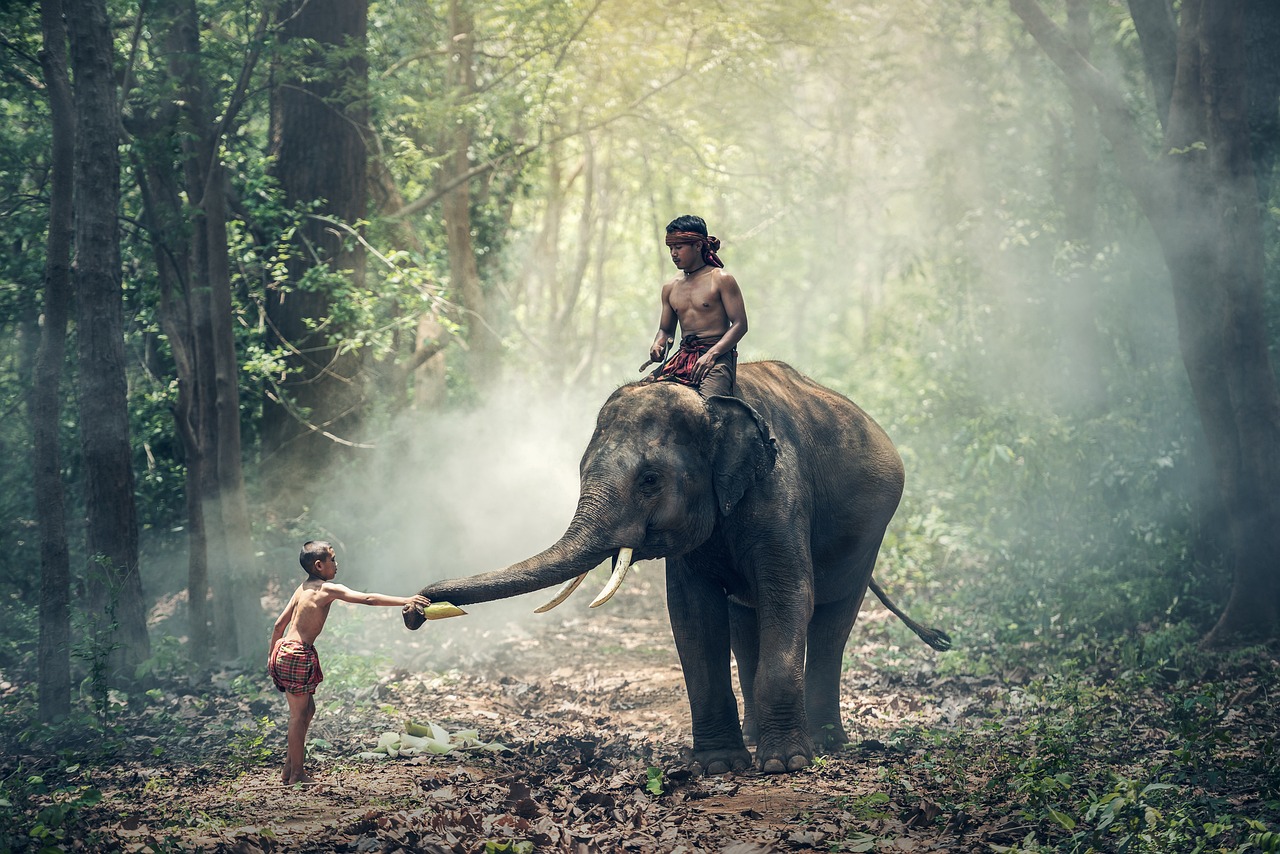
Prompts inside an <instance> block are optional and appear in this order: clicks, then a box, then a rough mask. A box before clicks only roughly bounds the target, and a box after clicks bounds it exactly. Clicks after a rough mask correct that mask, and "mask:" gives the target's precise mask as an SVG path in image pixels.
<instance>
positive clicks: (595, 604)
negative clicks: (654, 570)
mask: <svg viewBox="0 0 1280 854" xmlns="http://www.w3.org/2000/svg"><path fill="white" fill-rule="evenodd" d="M631 552H632V550H631V549H629V548H622V549H618V561H617V563H615V564H614V565H613V575H611V576H609V583H608V584H606V585H605V586H604V589H603V590H601V591H600V595H599V596H597V597H596V598H595V599H593V600H592V601H591V607H592V608H599V607H600V606H601V605H603V604H604V603H605V602H608V601H609V600H610V599H612V598H613V594H615V593H617V592H618V590H620V589H621V588H622V580H623V579H624V578H626V577H627V570H628V569H630V568H631Z"/></svg>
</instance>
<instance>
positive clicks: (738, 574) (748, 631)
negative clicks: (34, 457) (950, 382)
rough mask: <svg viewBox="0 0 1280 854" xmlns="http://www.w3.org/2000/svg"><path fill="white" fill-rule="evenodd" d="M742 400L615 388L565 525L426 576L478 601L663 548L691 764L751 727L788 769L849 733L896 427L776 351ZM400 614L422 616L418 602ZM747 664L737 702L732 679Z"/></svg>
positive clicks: (941, 642)
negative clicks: (853, 640)
mask: <svg viewBox="0 0 1280 854" xmlns="http://www.w3.org/2000/svg"><path fill="white" fill-rule="evenodd" d="M738 385H739V394H740V395H741V398H742V399H741V400H739V399H737V398H730V397H712V398H710V399H708V400H707V401H706V404H705V405H704V403H703V401H702V399H701V398H700V397H699V396H698V395H697V393H696V392H694V391H692V390H691V389H688V388H685V387H683V386H680V385H677V384H674V383H654V384H640V383H636V384H632V385H627V386H623V387H622V388H619V389H618V390H617V391H615V392H614V393H613V395H612V396H610V398H609V400H608V401H607V402H606V403H605V405H604V406H603V407H602V408H601V410H600V416H599V419H598V421H597V424H596V430H595V434H594V435H593V436H592V438H591V442H590V443H589V445H588V446H587V450H586V452H585V453H584V454H583V457H582V464H581V484H582V489H581V494H580V496H579V499H578V507H577V510H576V512H575V513H574V517H573V520H572V522H570V524H569V528H568V530H567V531H566V532H565V534H564V536H563V537H561V539H560V540H559V541H558V542H557V543H556V544H555V545H553V546H551V547H550V548H548V549H547V550H546V551H544V552H542V553H541V554H539V555H537V556H535V557H532V558H529V559H528V560H525V561H523V562H521V563H518V564H515V565H514V566H511V567H508V568H506V569H502V570H498V571H495V572H488V573H484V574H481V575H475V576H472V577H470V578H462V579H455V580H450V581H441V582H439V583H436V584H432V585H430V586H428V587H425V588H423V590H422V594H423V595H424V596H426V597H428V598H430V599H432V600H434V601H448V602H452V603H454V604H455V605H466V604H468V603H473V602H486V601H490V600H494V599H501V598H505V597H508V596H515V595H518V594H522V593H528V592H530V591H533V590H538V589H541V588H544V587H549V586H551V585H553V584H558V583H561V582H565V581H569V580H571V579H574V578H575V577H578V576H580V575H582V574H583V573H586V572H587V571H588V570H590V569H591V568H592V567H594V566H596V565H598V564H599V563H601V562H602V561H604V560H606V559H608V558H609V557H611V556H615V555H617V554H618V553H619V551H620V550H625V549H633V550H634V558H635V559H636V560H646V559H651V558H666V562H667V570H666V575H667V606H668V611H669V613H670V617H671V629H672V633H673V634H674V636H675V641H676V647H677V649H678V651H679V654H680V663H681V666H682V668H683V669H684V677H685V685H686V687H687V689H688V693H689V705H690V708H691V711H692V716H693V755H692V763H691V764H692V765H693V766H694V767H695V770H696V769H699V768H700V769H702V770H705V771H707V772H709V773H713V774H714V773H723V772H725V771H729V770H740V769H743V768H745V767H747V766H748V765H749V763H750V761H751V755H750V753H749V752H748V751H747V748H746V744H745V742H744V739H743V730H744V729H745V731H746V736H747V738H748V739H750V740H754V741H755V743H756V745H757V748H756V764H757V765H758V766H759V768H760V769H761V770H763V771H766V772H783V771H796V770H799V769H800V768H803V767H805V766H806V765H808V764H809V763H810V761H812V759H813V755H814V746H815V743H818V744H821V745H824V746H828V747H839V746H840V745H841V744H843V743H844V742H845V740H846V736H845V731H844V727H843V725H842V724H841V721H840V704H839V679H840V668H841V659H842V656H843V652H844V646H845V641H846V640H847V639H848V636H849V632H850V630H851V629H852V628H853V623H854V620H855V619H856V618H857V615H858V609H859V608H860V607H861V605H862V599H863V596H864V595H865V594H866V591H867V588H868V585H869V584H870V585H871V588H872V589H873V590H874V591H875V592H876V594H877V595H879V596H880V598H881V599H882V600H885V602H886V604H887V605H889V607H890V608H891V609H893V611H894V613H896V614H898V616H899V617H901V618H903V619H904V620H905V621H906V622H907V624H908V625H909V626H911V627H912V628H913V629H914V630H915V631H916V632H917V634H919V635H920V636H921V637H922V638H923V639H924V640H925V641H926V642H928V643H929V644H930V645H931V646H934V647H935V648H938V649H945V648H947V647H948V646H949V645H950V644H949V639H948V638H947V636H946V634H945V633H943V632H938V631H934V630H929V629H925V628H923V627H921V626H919V625H917V624H915V623H913V622H911V621H910V620H909V619H907V618H906V616H905V615H904V614H902V613H901V612H900V611H898V610H897V608H895V607H894V606H893V605H892V603H889V602H888V601H887V599H886V597H885V596H884V595H883V592H882V591H881V590H880V589H879V588H878V586H876V585H875V584H874V583H873V582H872V581H871V571H872V569H873V567H874V566H875V560H876V552H877V551H878V550H879V548H880V542H881V540H882V539H883V537H884V531H885V526H886V525H888V524H889V520H890V518H892V516H893V513H894V510H895V509H897V506H898V499H899V498H900V497H901V495H902V483H903V471H902V461H901V459H900V458H899V456H898V453H897V451H896V450H895V449H894V447H893V443H892V442H890V441H889V437H888V436H886V435H885V433H884V431H883V430H881V429H880V427H879V425H877V424H876V423H875V422H874V421H872V420H871V418H870V417H869V416H868V415H867V414H866V413H865V412H863V411H862V410H861V409H860V408H858V407H857V406H856V405H854V404H853V403H852V402H851V401H849V400H848V399H847V398H845V397H843V396H841V395H839V394H837V393H836V392H834V391H831V390H830V389H827V388H824V387H822V386H820V385H818V384H817V383H815V382H814V381H812V380H810V379H809V378H807V377H804V376H802V375H801V374H799V373H797V372H796V371H795V370H794V369H792V368H791V367H789V366H787V365H785V364H782V363H780V362H755V363H751V364H745V365H742V366H741V367H740V368H739V371H738ZM405 624H406V625H408V626H409V628H414V629H416V628H417V627H418V626H420V625H421V624H422V620H421V618H420V617H419V616H418V615H417V614H414V613H410V614H407V615H406V616H405ZM731 647H732V652H733V655H734V657H735V658H736V659H737V662H738V670H739V676H740V680H741V684H742V695H743V698H744V706H745V709H744V711H745V716H744V721H743V724H742V725H741V726H740V725H739V719H738V707H737V702H736V700H735V698H734V693H733V685H732V680H731V677H730V667H729V653H730V649H731Z"/></svg>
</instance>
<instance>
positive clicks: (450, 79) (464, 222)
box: [441, 0, 502, 384]
mask: <svg viewBox="0 0 1280 854" xmlns="http://www.w3.org/2000/svg"><path fill="white" fill-rule="evenodd" d="M466 3H467V0H449V36H450V42H449V45H450V47H449V50H450V56H449V66H448V71H447V73H446V86H447V87H448V91H449V97H450V98H451V101H452V106H453V108H454V110H455V112H456V113H457V119H456V121H455V123H454V127H453V133H452V135H451V136H450V137H449V138H448V139H446V141H445V144H446V145H447V146H448V147H449V154H448V156H447V157H446V158H445V162H446V164H448V168H447V169H446V170H444V172H443V174H442V177H441V180H442V181H444V182H449V181H451V180H453V179H455V178H456V177H457V176H461V175H466V174H467V173H468V172H469V171H470V169H471V159H470V154H469V151H470V148H471V122H470V121H469V120H467V119H466V118H465V117H464V116H463V111H462V108H463V107H464V106H465V105H466V104H468V103H469V101H470V100H471V98H472V97H474V95H475V58H474V50H475V34H474V33H473V32H472V29H473V28H474V21H473V20H472V16H471V12H470V10H469V9H468V8H467V6H466ZM441 213H442V215H443V216H444V227H445V239H446V241H447V244H448V251H449V279H450V281H451V283H452V290H453V293H454V298H455V299H456V301H457V302H458V304H459V305H460V306H461V307H462V311H463V317H462V321H463V323H464V324H465V325H466V327H467V343H468V344H469V345H470V350H469V352H468V355H467V364H468V367H469V370H470V373H471V375H472V377H473V378H474V379H475V380H476V381H477V382H479V383H482V384H483V383H486V382H488V381H490V380H492V379H493V378H494V377H495V376H496V374H497V370H498V354H499V352H500V350H501V345H502V342H501V339H500V338H499V336H498V333H497V330H496V329H495V325H494V321H493V318H492V317H491V316H490V312H489V306H488V304H487V301H486V298H485V293H484V289H483V288H482V287H481V284H480V270H479V265H478V264H477V262H476V250H475V244H474V242H473V241H472V239H471V182H470V181H459V182H458V183H457V186H455V187H454V188H453V189H451V190H450V191H449V192H448V193H446V194H445V196H444V198H443V199H442V200H441Z"/></svg>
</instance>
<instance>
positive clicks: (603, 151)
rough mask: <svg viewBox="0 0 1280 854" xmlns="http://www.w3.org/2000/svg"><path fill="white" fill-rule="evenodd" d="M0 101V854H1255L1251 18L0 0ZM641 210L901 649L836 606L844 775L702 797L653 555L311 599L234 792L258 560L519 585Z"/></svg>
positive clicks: (371, 1)
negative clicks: (313, 679) (878, 523)
mask: <svg viewBox="0 0 1280 854" xmlns="http://www.w3.org/2000/svg"><path fill="white" fill-rule="evenodd" d="M0 70H2V72H3V73H0V110H2V111H3V115H2V117H0V217H3V223H4V229H3V230H4V238H5V241H4V246H5V248H4V250H3V251H0V326H2V329H3V332H2V334H0V406H3V409H4V412H5V415H6V417H5V418H3V419H2V420H0V519H2V521H0V554H3V555H4V556H5V560H4V562H3V567H4V570H5V571H4V572H3V574H2V575H0V697H3V704H2V705H0V745H2V747H3V750H0V852H9V851H14V852H19V851H75V850H79V851H128V852H162V851H164V852H167V851H227V852H232V851H234V852H258V851H362V852H363V851H387V852H392V851H427V852H457V854H481V853H483V854H492V852H522V854H528V852H534V851H539V852H541V851H556V852H572V854H579V852H595V851H601V852H604V851H622V850H629V851H637V852H644V854H651V852H664V853H665V852H670V854H675V852H686V854H693V852H732V854H753V852H754V853H755V854H761V853H762V852H783V851H795V850H820V851H833V852H838V851H845V852H865V851H917V850H918V851H964V852H970V851H971V852H992V851H1001V852H1005V851H1014V852H1081V854H1083V852H1169V854H1183V852H1241V854H1244V852H1280V755H1278V751H1280V708H1278V706H1277V702H1276V696H1277V691H1280V564H1278V563H1277V558H1276V555H1280V492H1278V491H1277V490H1276V489H1275V488H1274V484H1275V483H1277V482H1280V385H1278V383H1277V375H1276V370H1275V365H1274V362H1275V360H1276V358H1277V352H1278V347H1280V189H1278V188H1277V184H1278V183H1280V182H1278V181H1277V172H1276V164H1277V157H1278V156H1280V4H1278V3H1276V2H1274V0H959V2H950V3H941V4H939V3H932V2H926V0H894V2H889V1H888V0H761V2H756V3H749V4H727V3H723V2H719V0H716V2H712V3H709V4H695V5H693V6H690V5H688V4H681V3H675V2H671V0H651V1H650V2H646V3H640V2H634V0H400V2H382V0H35V2H30V1H29V0H10V2H3V3H0ZM684 214H696V215H698V216H701V217H703V218H704V219H705V220H706V223H707V225H708V229H709V232H710V233H711V234H713V235H715V236H717V237H718V238H719V241H720V243H721V247H720V249H719V256H720V258H722V259H723V261H724V264H725V269H726V270H727V271H729V272H731V273H732V274H733V276H734V277H736V280H737V282H738V283H739V285H740V286H741V290H742V295H743V299H744V302H745V306H746V312H747V314H748V315H749V318H750V323H749V331H748V332H747V334H746V335H745V337H743V338H742V340H741V342H740V343H739V344H738V352H739V359H740V362H739V365H740V370H741V366H742V365H745V364H747V363H753V362H765V361H777V362H782V363H786V364H787V365H790V366H792V367H793V368H795V369H796V370H797V371H799V372H800V373H801V374H803V375H805V376H807V377H810V378H812V379H813V380H814V381H816V382H818V383H820V384H822V385H823V386H826V387H828V388H830V389H833V390H835V391H836V392H839V393H840V394H841V395H844V396H846V397H848V398H849V399H851V400H852V401H854V402H856V404H857V405H858V406H859V407H861V409H862V410H865V412H866V413H867V414H869V415H870V417H871V418H873V419H874V420H875V421H876V422H877V423H878V424H879V425H880V426H882V427H883V428H884V431H885V432H886V433H887V434H888V436H889V437H890V438H891V439H892V442H893V445H894V446H895V447H896V449H897V452H898V454H899V455H900V456H901V458H902V461H903V464H904V468H905V472H906V486H905V491H904V493H903V496H902V499H901V503H900V504H899V505H898V507H897V510H896V513H895V514H894V515H893V517H892V520H891V521H890V522H889V526H888V529H887V531H886V532H885V535H884V539H883V542H882V544H881V545H880V548H879V554H878V559H877V561H876V563H875V570H874V577H875V580H876V581H877V582H878V584H879V585H880V587H882V588H884V590H886V591H888V592H889V594H890V595H891V596H892V597H893V598H894V599H895V600H896V601H897V602H898V604H899V605H901V606H902V607H903V609H904V610H905V611H907V612H908V613H910V614H911V615H912V616H913V617H914V618H915V619H917V620H919V621H920V622H922V623H924V624H926V625H929V626H937V627H940V628H942V629H944V630H945V632H946V633H947V634H948V635H949V636H950V638H951V639H952V648H951V649H950V650H948V651H945V652H935V651H932V650H930V649H928V648H927V647H926V646H925V645H924V644H921V643H920V641H919V640H918V639H917V638H916V637H915V636H914V635H913V634H912V632H911V631H910V630H909V629H908V628H907V626H904V625H903V623H902V622H901V621H900V620H897V619H896V618H895V617H894V616H893V615H892V614H891V613H890V612H889V610H887V609H886V608H884V607H881V605H880V603H879V602H877V601H875V597H873V596H868V597H867V598H866V601H865V602H864V604H863V605H862V610H861V613H860V616H859V617H858V619H857V623H856V625H854V627H853V630H852V634H851V636H850V638H849V640H848V643H847V645H846V646H845V647H844V649H843V658H842V667H841V672H840V674H839V680H840V683H839V684H840V698H839V701H840V709H839V714H840V718H841V721H840V725H841V726H843V727H844V729H845V730H846V731H847V740H843V741H844V743H843V744H836V745H834V746H831V747H824V748H822V749H819V750H817V751H816V753H815V754H814V755H813V756H812V757H811V759H809V760H808V761H807V764H806V766H805V767H803V768H801V769H798V770H796V769H793V770H792V771H791V772H790V773H781V774H777V773H764V772H763V770H756V769H747V770H735V771H732V772H729V773H725V774H716V773H707V774H703V773H701V771H703V770H706V769H703V768H701V767H700V766H697V765H696V763H692V762H691V761H690V756H692V755H693V753H692V752H691V751H692V750H693V748H691V745H693V744H694V740H695V736H694V734H693V733H694V730H695V729H696V728H697V726H698V723H697V721H696V720H693V719H692V718H696V715H693V716H692V717H691V710H690V698H689V697H687V696H686V683H685V680H684V676H685V674H686V673H688V672H689V670H688V668H687V667H686V668H685V670H684V671H683V672H682V669H681V656H678V655H677V648H676V647H677V643H678V642H679V634H680V633H679V632H678V631H676V632H675V635H676V637H675V639H674V640H673V621H674V619H675V613H676V611H677V607H675V606H674V604H675V603H676V602H677V600H676V599H671V600H670V604H669V601H668V591H669V590H671V589H673V588H671V587H670V586H669V584H668V583H664V581H663V578H664V575H663V573H664V571H665V567H664V562H663V561H662V560H660V559H654V560H643V561H640V562H639V564H638V565H637V567H636V569H635V571H634V573H633V577H632V578H631V579H630V580H629V581H628V584H627V585H626V586H625V587H624V588H623V590H622V592H620V593H619V594H618V595H617V596H616V597H615V599H614V600H613V601H611V602H609V603H607V604H605V605H603V606H601V607H598V608H594V607H588V606H587V602H589V601H590V596H591V595H593V594H588V593H585V592H581V593H578V594H577V596H576V597H575V598H573V599H571V600H569V601H568V602H567V603H566V604H565V605H563V606H561V608H560V609H559V610H557V611H555V612H553V613H538V614H535V613H533V612H534V610H535V608H536V607H537V606H538V605H540V604H542V602H543V601H544V600H545V599H546V598H547V597H548V596H550V595H551V591H545V592H540V593H534V594H532V595H529V596H524V595H521V596H517V597H515V598H511V599H504V600H502V601H498V602H488V603H480V604H475V605H468V606H467V608H466V610H467V611H468V614H467V615H466V616H461V617H457V618H452V619H448V620H442V621H432V622H428V623H427V624H426V626H425V627H423V628H422V629H421V630H420V631H418V632H416V633H410V632H407V631H406V630H405V628H404V626H403V625H402V622H401V615H400V611H399V609H397V608H360V607H356V606H353V605H349V604H339V605H337V606H335V607H334V609H333V611H332V615H331V616H332V619H330V620H329V623H328V626H327V628H326V631H325V633H324V635H323V636H321V637H320V639H319V640H318V642H317V644H316V646H317V648H318V649H319V653H320V655H321V657H322V658H323V660H324V672H325V680H324V682H323V683H322V684H321V685H320V687H319V689H318V690H317V692H316V695H315V703H316V708H317V711H316V714H315V721H314V724H313V725H312V727H311V730H310V738H309V739H308V740H307V742H306V753H307V761H308V766H309V767H310V768H311V769H312V773H313V774H315V777H316V779H315V782H314V783H307V784H303V783H299V784H296V785H291V786H290V785H282V784H281V774H280V770H279V769H280V767H281V764H282V762H283V761H284V757H285V754H286V724H287V722H288V720H289V708H288V706H287V704H286V701H285V699H284V698H283V697H282V696H281V694H280V693H279V692H278V691H277V690H276V689H275V686H273V684H272V678H271V677H270V676H269V675H268V674H267V670H266V667H265V665H266V661H267V656H268V654H269V653H270V651H271V641H272V630H273V629H272V626H273V622H274V621H276V619H277V615H279V614H280V613H281V611H282V609H284V608H285V607H286V603H288V602H290V601H291V600H290V597H291V595H292V591H293V590H294V588H295V587H296V586H297V585H298V584H299V583H300V582H302V581H303V580H304V579H305V578H306V577H307V576H306V575H305V574H304V573H303V572H302V571H301V570H300V569H299V566H298V551H299V548H300V546H301V545H302V544H303V542H304V541H308V540H326V541H329V542H332V543H333V544H334V546H335V549H336V553H337V555H338V558H339V561H340V566H341V569H340V575H339V576H338V581H339V582H341V583H343V584H346V585H348V586H349V587H351V588H353V589H355V590H358V591H379V592H382V593H385V594H389V595H391V596H409V595H411V594H413V593H414V592H416V591H418V590H419V589H425V588H424V586H425V585H430V584H432V583H435V582H440V581H442V580H444V579H453V578H459V577H463V576H470V575H473V574H476V573H481V572H487V571H490V570H495V569H499V568H501V567H506V566H508V565H512V564H515V563H516V562H518V561H521V560H522V559H525V558H528V557H529V556H531V555H535V554H537V553H539V552H540V551H541V550H543V549H546V548H547V547H548V546H549V545H550V544H552V543H553V542H555V541H556V540H557V538H558V537H560V536H561V534H562V532H564V531H565V530H566V524H568V523H569V521H570V517H571V516H573V515H574V513H575V503H576V502H578V501H579V473H580V471H579V466H580V463H581V464H582V465H583V466H584V470H585V461H583V460H582V458H583V451H584V448H586V447H587V445H588V442H589V441H590V440H591V439H592V436H593V430H594V429H595V427H596V418H597V412H598V411H599V410H600V408H601V406H602V405H603V404H605V401H606V400H607V399H609V398H610V395H611V394H612V393H613V392H614V391H615V390H616V389H618V388H619V387H621V386H624V385H626V384H629V383H633V382H635V381H637V380H640V379H641V378H642V377H643V376H644V373H643V372H642V371H644V370H645V368H641V370H639V371H638V370H637V367H638V366H640V365H641V363H642V362H643V361H644V360H645V358H646V356H647V355H648V353H649V348H650V346H651V342H652V341H653V340H654V334H655V332H656V331H657V329H658V324H659V318H660V290H661V287H662V285H663V283H664V282H667V281H670V280H672V278H673V276H675V275H677V274H678V271H677V270H676V269H675V268H673V266H672V254H671V252H670V251H669V249H668V247H667V246H666V245H665V244H664V229H665V227H666V226H667V224H668V223H669V222H671V221H672V220H673V219H675V218H676V217H678V216H681V215H684ZM784 453H785V451H784ZM850 488H851V489H853V488H856V485H851V487H850ZM608 578H609V571H608V568H607V567H606V566H601V567H600V568H598V569H596V570H594V571H593V572H592V577H591V581H590V582H589V586H591V587H593V588H594V589H599V587H600V586H602V585H603V584H604V583H605V582H606V581H607V579H608ZM539 597H541V598H539ZM534 600H537V601H534ZM811 605H812V603H811ZM669 608H670V613H671V617H670V620H669V618H668V611H669ZM811 637H812V635H811ZM734 651H735V653H737V652H738V648H737V647H736V646H735V648H734ZM725 654H726V655H727V654H728V650H727V648H726V651H725ZM810 655H811V656H812V655H813V651H812V650H811V651H810ZM742 667H743V662H742V661H741V659H740V657H739V659H738V660H736V663H735V670H736V671H738V672H739V673H740V671H741V669H742ZM735 684H736V680H735ZM692 690H693V688H692V687H690V688H689V691H690V692H692ZM742 702H744V704H745V700H743V701H742ZM744 708H745V705H744ZM747 714H748V715H750V711H748V712H747ZM837 728H838V727H837ZM410 729H412V730H414V731H415V732H429V733H430V737H429V738H428V739H427V741H422V740H421V739H422V738H425V737H422V736H413V737H412V738H410V737H408V736H410V732H409V730H410ZM415 739H416V740H415ZM419 743H421V744H424V745H427V746H424V747H421V748H420V749H419V748H418V747H414V748H413V749H410V746H411V745H418V744H419ZM397 745H398V746H399V747H400V748H401V749H400V751H399V752H398V753H397V750H396V749H395V746H397Z"/></svg>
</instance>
